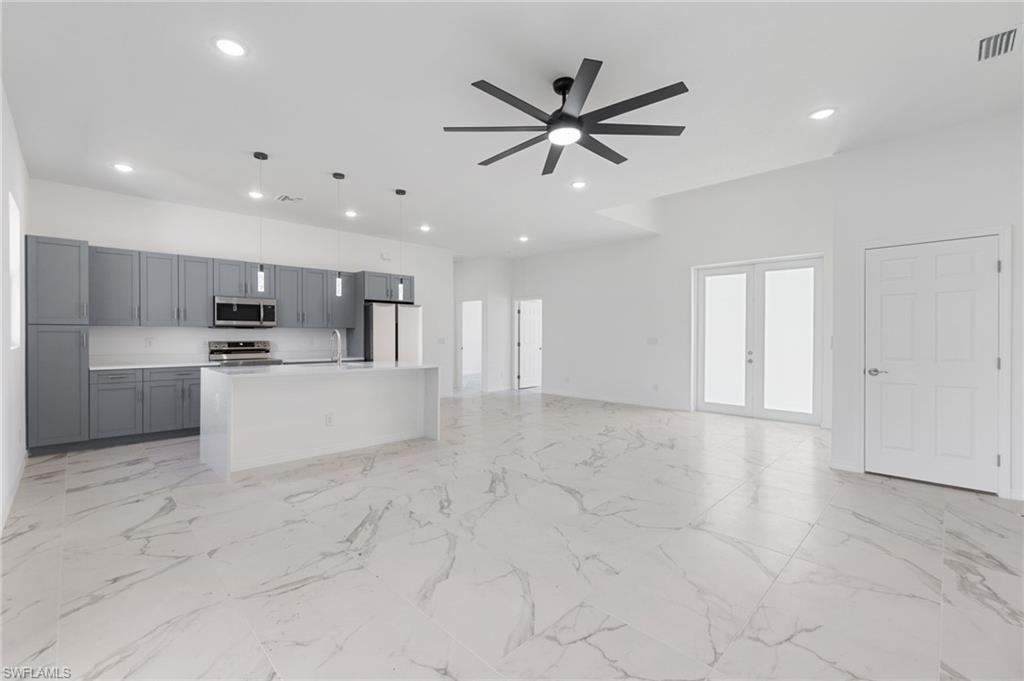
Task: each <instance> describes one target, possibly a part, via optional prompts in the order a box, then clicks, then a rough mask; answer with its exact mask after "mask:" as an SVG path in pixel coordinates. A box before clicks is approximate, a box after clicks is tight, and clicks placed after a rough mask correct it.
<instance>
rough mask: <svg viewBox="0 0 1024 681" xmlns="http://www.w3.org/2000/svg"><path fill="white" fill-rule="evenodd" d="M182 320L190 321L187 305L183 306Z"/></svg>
mask: <svg viewBox="0 0 1024 681" xmlns="http://www.w3.org/2000/svg"><path fill="white" fill-rule="evenodd" d="M181 321H183V322H187V321H188V308H187V307H183V308H181Z"/></svg>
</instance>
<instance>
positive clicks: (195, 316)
mask: <svg viewBox="0 0 1024 681" xmlns="http://www.w3.org/2000/svg"><path fill="white" fill-rule="evenodd" d="M178 304H179V306H180V307H181V315H180V318H179V319H178V326H202V327H208V326H213V260H211V259H210V258H198V257H195V256H192V255H179V256H178Z"/></svg>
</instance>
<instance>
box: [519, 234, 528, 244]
mask: <svg viewBox="0 0 1024 681" xmlns="http://www.w3.org/2000/svg"><path fill="white" fill-rule="evenodd" d="M519 240H520V241H522V242H523V243H524V244H525V243H526V242H527V241H529V240H530V237H528V236H521V237H519Z"/></svg>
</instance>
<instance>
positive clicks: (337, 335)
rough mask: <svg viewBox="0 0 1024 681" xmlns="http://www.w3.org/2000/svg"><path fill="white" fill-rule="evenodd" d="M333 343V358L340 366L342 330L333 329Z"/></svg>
mask: <svg viewBox="0 0 1024 681" xmlns="http://www.w3.org/2000/svg"><path fill="white" fill-rule="evenodd" d="M331 344H332V345H333V346H334V350H333V351H332V353H331V354H332V355H333V356H332V357H331V360H332V361H334V362H337V363H338V366H341V331H338V330H337V329H332V330H331Z"/></svg>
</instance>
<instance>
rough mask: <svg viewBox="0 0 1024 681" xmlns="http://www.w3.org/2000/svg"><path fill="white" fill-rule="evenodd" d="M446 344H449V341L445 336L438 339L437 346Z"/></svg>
mask: <svg viewBox="0 0 1024 681" xmlns="http://www.w3.org/2000/svg"><path fill="white" fill-rule="evenodd" d="M446 342H447V339H446V338H445V337H444V336H440V337H438V339H437V344H438V345H444V344H445V343H446Z"/></svg>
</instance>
